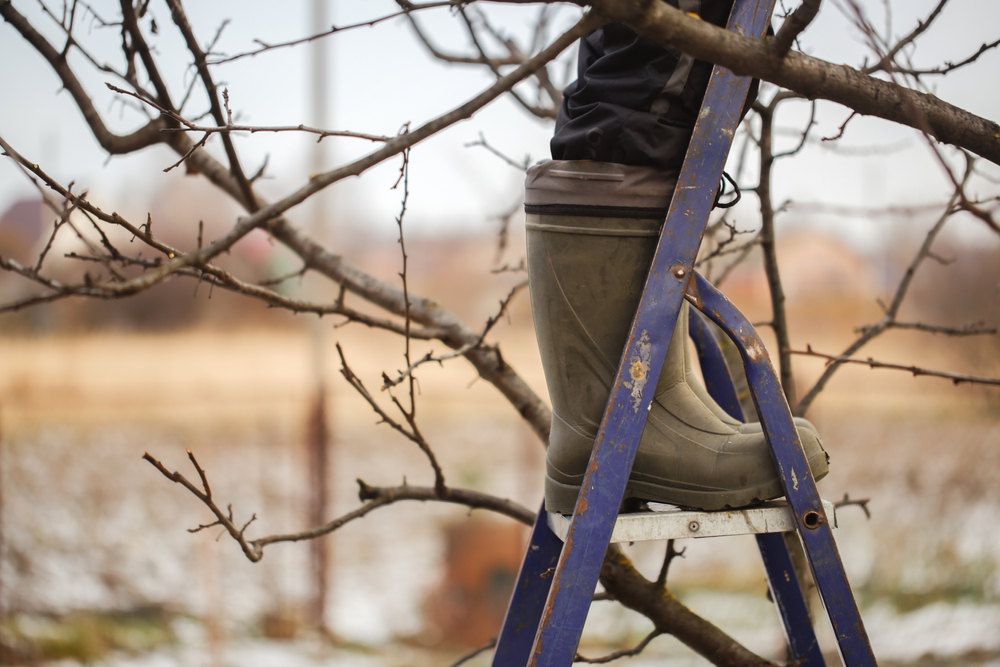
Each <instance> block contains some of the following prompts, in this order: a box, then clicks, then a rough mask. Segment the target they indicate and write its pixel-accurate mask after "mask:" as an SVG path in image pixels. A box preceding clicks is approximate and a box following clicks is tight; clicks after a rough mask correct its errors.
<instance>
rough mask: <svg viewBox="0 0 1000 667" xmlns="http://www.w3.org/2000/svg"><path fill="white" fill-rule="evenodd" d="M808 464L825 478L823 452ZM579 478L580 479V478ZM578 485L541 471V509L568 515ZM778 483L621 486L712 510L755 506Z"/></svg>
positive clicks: (640, 495) (777, 489)
mask: <svg viewBox="0 0 1000 667" xmlns="http://www.w3.org/2000/svg"><path fill="white" fill-rule="evenodd" d="M809 467H810V468H811V469H812V470H813V471H814V473H813V474H814V475H815V480H816V481H819V480H821V479H823V478H824V477H826V475H827V473H828V472H829V471H830V467H829V457H828V456H827V454H826V452H825V451H820V452H818V453H817V454H816V455H815V456H813V458H812V460H810V461H809ZM581 481H582V479H581ZM580 488H581V485H580V484H566V483H563V482H559V481H556V480H555V479H552V477H550V476H549V474H548V473H546V474H545V511H546V512H555V513H558V514H566V515H569V514H572V513H573V509H574V508H575V507H576V499H577V497H578V496H579V495H580ZM783 495H784V494H783V492H782V488H781V484H780V482H778V481H775V483H774V485H773V486H772V485H767V486H763V487H757V488H753V489H739V490H731V489H724V490H713V491H697V490H694V489H684V488H677V487H673V486H664V485H661V484H656V483H651V482H644V481H641V480H636V479H629V481H628V485H627V486H626V487H625V496H624V498H623V501H624V500H627V499H629V498H636V499H639V500H649V501H653V502H659V503H666V504H669V505H677V506H680V507H684V508H688V509H697V510H704V511H716V510H725V509H738V508H740V507H747V506H749V505H756V504H759V503H762V502H765V501H768V500H774V499H775V498H781V497H782V496H783Z"/></svg>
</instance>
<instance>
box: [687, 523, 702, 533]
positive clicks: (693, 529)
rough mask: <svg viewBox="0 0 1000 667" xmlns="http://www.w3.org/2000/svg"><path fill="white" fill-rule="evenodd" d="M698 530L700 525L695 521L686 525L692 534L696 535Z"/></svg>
mask: <svg viewBox="0 0 1000 667" xmlns="http://www.w3.org/2000/svg"><path fill="white" fill-rule="evenodd" d="M700 529H701V524H699V523H698V522H697V521H692V522H691V523H689V524H688V530H690V531H691V532H692V533H697V532H698V531H699V530H700Z"/></svg>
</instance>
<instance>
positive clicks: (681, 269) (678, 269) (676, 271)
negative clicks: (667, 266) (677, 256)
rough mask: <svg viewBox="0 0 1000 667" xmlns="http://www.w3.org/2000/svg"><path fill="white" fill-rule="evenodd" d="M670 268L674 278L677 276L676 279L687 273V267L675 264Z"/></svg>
mask: <svg viewBox="0 0 1000 667" xmlns="http://www.w3.org/2000/svg"><path fill="white" fill-rule="evenodd" d="M671 270H672V271H673V274H674V278H677V280H680V279H682V278H684V276H686V275H687V274H688V272H687V269H685V268H684V267H683V266H675V267H674V268H673V269H671Z"/></svg>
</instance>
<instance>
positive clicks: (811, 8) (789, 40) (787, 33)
mask: <svg viewBox="0 0 1000 667" xmlns="http://www.w3.org/2000/svg"><path fill="white" fill-rule="evenodd" d="M820 2H821V0H802V4H801V5H799V7H798V9H796V10H795V12H793V13H792V15H791V16H789V17H788V18H787V19H785V22H784V23H782V24H781V28H779V29H778V34H776V35H775V36H774V39H773V40H771V48H772V49H773V50H774V55H775V56H777V57H778V58H784V57H785V56H786V55H788V52H789V51H791V49H792V44H794V43H795V40H796V39H798V36H799V35H801V34H802V31H803V30H805V29H806V28H808V27H809V24H810V23H812V22H813V19H814V18H816V14H818V13H819V5H820Z"/></svg>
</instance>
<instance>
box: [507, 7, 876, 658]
mask: <svg viewBox="0 0 1000 667" xmlns="http://www.w3.org/2000/svg"><path fill="white" fill-rule="evenodd" d="M774 4H775V0H736V2H735V3H734V7H733V12H732V15H731V17H730V20H729V26H728V29H729V30H735V31H738V32H740V33H741V34H743V35H746V36H748V37H752V38H760V37H762V36H763V35H764V33H765V31H766V29H767V26H768V25H769V23H770V20H771V13H772V11H773V9H774ZM749 83H750V82H749V79H747V78H745V77H738V76H736V75H734V74H733V73H732V72H730V71H729V70H726V69H724V68H721V67H715V68H714V70H713V73H712V77H711V80H710V82H709V85H708V89H707V91H706V94H705V99H704V102H703V104H702V110H701V113H700V114H699V119H698V122H697V124H696V125H695V128H694V133H693V137H692V140H691V143H690V145H689V148H688V152H687V155H686V157H685V161H684V165H683V167H682V169H681V173H680V177H679V178H678V181H677V186H676V189H675V190H674V194H673V198H672V199H671V203H670V207H669V210H668V212H667V217H666V220H665V222H664V225H663V228H662V230H661V234H660V242H659V245H658V248H657V250H656V254H655V256H654V257H653V261H652V265H651V267H650V271H649V275H648V278H647V280H646V285H645V288H644V290H643V295H642V299H641V301H640V304H639V308H638V310H637V311H636V315H635V318H634V320H633V322H632V328H631V330H630V333H629V338H628V342H627V344H626V347H625V349H624V351H623V354H622V359H621V362H620V364H619V368H618V374H617V376H616V378H615V383H614V386H613V388H612V391H611V395H610V397H609V400H608V406H607V408H606V410H605V414H604V418H603V420H602V422H601V426H600V430H599V432H598V435H597V438H596V440H595V443H594V448H593V453H592V455H591V459H590V464H589V465H588V472H587V475H586V477H585V478H584V481H583V486H582V489H581V491H580V496H579V498H578V499H577V504H576V507H575V509H574V512H573V516H572V518H571V519H569V520H568V522H565V521H564V523H568V525H564V526H563V527H562V529H561V530H559V535H557V534H556V533H555V532H553V526H556V525H557V524H558V523H559V519H560V518H559V517H550V516H549V515H548V514H547V513H546V512H545V508H544V505H543V506H542V508H541V510H540V511H539V514H538V517H537V519H536V521H535V526H534V529H533V531H532V535H531V539H530V541H529V544H528V547H527V550H526V554H525V558H524V561H523V563H522V565H521V571H520V573H519V575H518V580H517V583H516V585H515V589H514V592H513V594H512V597H511V601H510V604H509V607H508V611H507V616H506V619H505V621H504V624H503V627H502V629H501V632H500V636H499V638H498V640H497V648H496V652H495V654H494V658H493V665H494V666H495V667H525V666H530V667H536V666H537V667H542V666H544V667H569V665H571V664H572V663H573V659H574V657H575V655H576V649H577V646H578V645H579V642H580V638H581V635H582V633H583V626H584V622H585V621H586V618H587V614H588V612H589V609H590V603H591V599H592V596H593V594H594V591H595V589H596V587H597V582H598V578H599V574H600V568H601V564H602V562H603V559H604V555H605V552H606V550H607V547H608V544H609V543H610V542H611V541H612V537H613V533H614V532H615V530H616V525H619V524H621V522H620V521H618V519H619V517H618V511H619V507H620V505H621V501H622V498H623V496H624V492H625V487H626V483H627V481H628V478H629V474H630V472H631V468H632V463H633V461H634V458H635V453H636V450H637V449H638V445H639V440H640V438H641V436H642V431H643V428H644V426H645V421H646V415H647V411H648V409H649V406H650V403H651V402H652V400H653V393H654V392H653V388H654V387H655V386H656V383H657V379H658V376H659V372H660V368H661V367H662V365H663V362H664V359H665V356H666V352H667V347H668V346H669V344H670V337H671V334H672V332H673V330H674V325H675V324H676V321H677V317H678V313H679V311H680V307H681V303H682V300H683V299H685V298H686V299H687V300H688V301H689V302H690V303H691V304H692V305H693V306H694V307H695V308H697V309H698V310H699V311H701V312H702V313H704V314H705V315H706V316H707V317H708V318H709V319H711V320H712V321H714V322H715V323H716V324H717V325H718V326H719V327H720V328H721V329H722V331H724V332H725V333H726V334H727V335H728V336H729V337H730V338H731V339H732V340H733V342H734V343H735V344H736V346H737V348H738V349H739V351H740V355H741V357H742V359H743V365H744V371H745V373H746V378H747V381H748V384H749V387H750V391H751V395H752V398H753V402H754V405H755V407H756V409H757V415H758V417H759V419H760V422H761V425H762V427H763V430H764V433H765V436H766V438H767V442H768V444H769V446H770V448H771V452H772V455H773V458H774V462H775V465H776V467H777V470H778V472H779V475H780V477H781V481H782V485H783V487H784V491H785V498H786V499H787V509H784V510H783V511H784V515H785V516H787V518H788V525H787V527H785V528H777V530H794V531H796V532H797V534H798V536H799V539H800V540H801V543H802V546H803V548H804V551H805V554H806V560H807V562H808V563H809V566H810V569H811V571H812V574H813V578H814V580H815V582H816V586H817V590H818V591H819V594H820V597H821V599H822V601H823V604H824V607H825V609H826V611H827V615H828V617H829V619H830V622H831V625H832V626H833V630H834V634H835V636H836V639H837V644H838V648H839V651H840V655H841V658H842V660H843V662H844V664H845V665H847V666H848V667H855V666H867V665H875V664H876V662H875V657H874V655H873V653H872V650H871V646H870V643H869V641H868V637H867V634H866V632H865V629H864V625H863V623H862V620H861V615H860V612H859V611H858V607H857V603H856V602H855V599H854V596H853V593H852V591H851V588H850V585H849V583H848V581H847V577H846V575H845V573H844V568H843V564H842V562H841V560H840V555H839V553H838V551H837V546H836V543H835V541H834V539H833V533H832V526H831V520H830V517H829V515H828V511H827V508H825V507H824V504H823V502H822V500H821V499H820V497H819V493H818V492H817V490H816V484H815V481H814V479H813V477H812V473H811V471H810V469H809V465H808V463H807V462H806V458H805V454H804V452H803V449H802V445H801V443H800V442H799V439H798V434H797V432H796V429H795V425H794V422H793V420H792V414H791V410H790V409H789V407H788V403H787V402H786V400H785V397H784V393H783V392H782V389H781V386H780V385H779V383H778V380H777V376H776V375H775V372H774V368H773V367H772V365H771V362H770V359H769V357H768V354H767V351H766V350H765V348H764V345H763V342H762V341H761V339H760V337H759V336H758V335H757V332H756V331H755V330H754V328H753V326H752V325H751V324H750V322H749V321H748V320H747V319H746V317H744V316H743V314H742V313H740V311H739V310H738V309H737V308H736V307H735V306H734V305H733V304H732V303H731V302H730V301H729V300H728V299H727V298H726V297H725V296H724V295H723V294H722V293H721V292H719V291H718V290H717V289H715V288H714V287H713V286H712V285H711V284H710V283H708V282H707V281H706V280H705V279H704V278H702V277H701V276H700V275H698V274H697V273H696V272H695V271H694V270H693V265H694V261H695V257H696V255H697V252H698V248H699V246H700V244H701V240H702V235H703V233H704V230H705V227H706V224H707V221H708V217H709V214H710V212H711V210H712V207H713V205H714V201H715V196H716V192H717V189H718V183H719V182H720V178H721V174H722V169H723V166H724V165H725V161H726V158H727V156H728V154H729V150H730V147H731V145H732V139H733V135H734V133H735V130H736V127H737V125H738V123H739V120H740V112H741V110H742V106H743V101H744V99H745V98H746V93H747V90H748V87H749ZM691 321H692V335H693V337H694V338H695V340H696V343H697V344H698V347H699V352H700V354H699V357H701V359H702V370H703V374H704V376H705V378H706V385H707V386H708V389H709V391H710V393H711V394H712V395H713V398H715V399H716V400H717V402H718V403H719V404H720V405H721V406H722V407H723V408H724V409H726V410H727V411H728V412H729V413H730V414H731V415H733V416H734V417H736V418H740V419H742V418H743V412H742V409H741V407H740V404H739V401H738V400H737V397H736V394H735V391H734V388H733V383H732V379H731V376H730V374H729V370H728V367H727V366H726V363H725V361H724V359H723V357H722V354H721V351H720V350H719V346H718V342H717V341H716V340H715V339H714V337H713V336H712V334H711V332H709V331H707V329H704V328H703V323H701V322H700V321H699V318H698V317H697V316H692V318H691ZM640 345H641V346H642V348H643V349H642V350H641V354H640V349H639V346H640ZM639 358H641V359H643V360H645V359H648V364H646V363H644V364H642V366H643V370H644V376H645V377H644V378H636V376H635V375H634V372H635V369H634V368H633V367H632V366H633V364H631V360H632V359H639ZM643 380H644V382H643ZM626 383H627V386H626ZM637 384H638V385H641V386H640V390H639V392H638V399H636V392H635V387H636V386H637ZM643 387H648V388H649V390H648V391H644V390H643ZM779 523H780V522H779ZM744 532H757V531H744ZM757 543H758V547H759V550H760V553H761V556H762V559H763V561H764V566H765V571H766V573H767V576H768V581H769V584H770V587H771V592H772V596H773V598H774V600H775V604H776V605H777V607H778V611H779V615H780V616H781V618H782V621H783V624H784V628H785V633H786V637H787V639H788V646H789V649H790V653H791V659H792V664H796V665H802V666H809V667H813V666H818V665H825V664H826V663H825V662H824V658H823V655H822V653H821V651H820V647H819V644H818V642H817V640H816V635H815V632H814V630H813V627H812V621H811V619H810V615H809V611H808V606H807V604H806V602H805V599H804V597H803V595H802V589H801V587H800V586H799V583H798V580H797V577H796V574H795V569H794V567H793V566H792V560H791V557H790V554H789V551H788V548H787V546H786V543H785V540H784V537H783V536H782V534H781V533H780V532H766V533H758V534H757Z"/></svg>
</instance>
